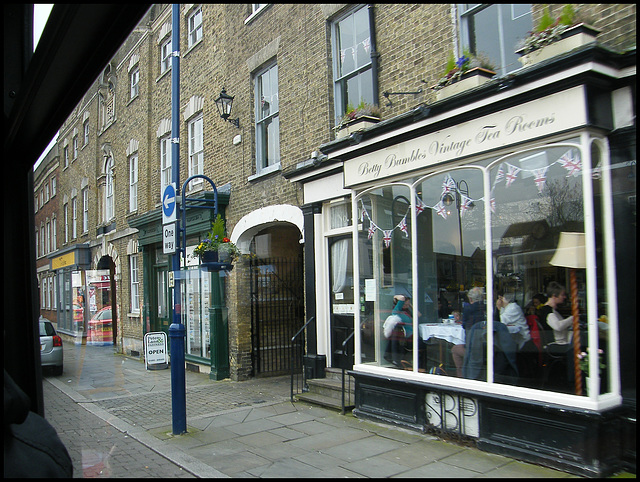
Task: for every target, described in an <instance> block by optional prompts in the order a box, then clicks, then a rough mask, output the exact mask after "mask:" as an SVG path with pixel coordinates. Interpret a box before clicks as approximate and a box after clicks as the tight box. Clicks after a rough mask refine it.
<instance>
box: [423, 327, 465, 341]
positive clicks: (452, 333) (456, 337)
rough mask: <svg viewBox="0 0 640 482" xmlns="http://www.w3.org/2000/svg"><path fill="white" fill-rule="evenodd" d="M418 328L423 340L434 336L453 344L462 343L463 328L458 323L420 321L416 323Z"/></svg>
mask: <svg viewBox="0 0 640 482" xmlns="http://www.w3.org/2000/svg"><path fill="white" fill-rule="evenodd" d="M418 329H419V330H420V331H419V332H420V338H421V339H422V340H423V341H427V340H428V339H429V338H431V337H434V338H439V339H441V340H445V341H448V342H449V343H453V344H454V345H464V328H463V327H462V325H460V324H457V323H456V324H446V323H421V324H420V325H418Z"/></svg>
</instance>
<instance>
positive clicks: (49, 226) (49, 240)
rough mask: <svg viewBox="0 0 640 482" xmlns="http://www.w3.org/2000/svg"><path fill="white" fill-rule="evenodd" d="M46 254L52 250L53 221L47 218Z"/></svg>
mask: <svg viewBox="0 0 640 482" xmlns="http://www.w3.org/2000/svg"><path fill="white" fill-rule="evenodd" d="M46 252H47V253H45V254H48V253H50V252H51V221H49V220H47V249H46Z"/></svg>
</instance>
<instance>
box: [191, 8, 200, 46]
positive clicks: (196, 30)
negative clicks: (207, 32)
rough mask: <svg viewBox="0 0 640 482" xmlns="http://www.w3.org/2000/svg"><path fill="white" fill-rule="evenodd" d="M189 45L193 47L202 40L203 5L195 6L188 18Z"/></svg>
mask: <svg viewBox="0 0 640 482" xmlns="http://www.w3.org/2000/svg"><path fill="white" fill-rule="evenodd" d="M187 30H188V35H187V39H188V47H189V48H191V47H193V46H194V45H196V44H197V43H199V42H200V41H202V6H199V7H197V8H194V9H193V11H192V12H191V13H190V14H189V17H188V18H187Z"/></svg>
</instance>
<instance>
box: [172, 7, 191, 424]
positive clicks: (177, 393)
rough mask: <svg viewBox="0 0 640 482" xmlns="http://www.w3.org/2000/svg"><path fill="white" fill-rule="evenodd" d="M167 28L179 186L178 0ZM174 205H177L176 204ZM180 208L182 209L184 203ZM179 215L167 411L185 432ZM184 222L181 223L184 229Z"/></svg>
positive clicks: (175, 172) (174, 157) (174, 155)
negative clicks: (169, 25)
mask: <svg viewBox="0 0 640 482" xmlns="http://www.w3.org/2000/svg"><path fill="white" fill-rule="evenodd" d="M171 23H172V32H171V50H172V53H171V55H172V57H171V175H172V178H173V179H172V180H173V182H174V183H175V185H176V203H177V199H178V192H177V190H178V189H179V188H180V4H173V6H172V19H171ZM176 208H177V206H176ZM180 209H185V206H184V203H183V205H182V206H180ZM179 219H180V217H177V218H176V226H177V229H176V231H177V234H178V236H176V238H177V239H176V246H177V249H176V252H175V253H174V254H173V255H171V257H172V270H173V273H174V288H173V323H171V326H170V327H169V338H170V339H171V414H172V421H173V434H174V435H181V434H183V433H186V432H187V400H186V383H185V366H184V340H185V335H186V330H185V327H184V325H183V324H182V320H181V314H182V309H181V293H180V251H181V248H182V249H184V247H181V246H180V234H179V233H180V220H179ZM184 228H185V226H182V229H184Z"/></svg>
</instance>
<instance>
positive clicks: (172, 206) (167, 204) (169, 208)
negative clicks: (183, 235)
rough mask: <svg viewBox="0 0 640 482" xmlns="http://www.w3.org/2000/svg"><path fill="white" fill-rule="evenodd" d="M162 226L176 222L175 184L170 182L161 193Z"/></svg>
mask: <svg viewBox="0 0 640 482" xmlns="http://www.w3.org/2000/svg"><path fill="white" fill-rule="evenodd" d="M161 202H162V224H168V223H173V222H175V220H176V183H175V182H172V183H171V184H169V185H167V187H165V188H164V192H163V193H162V199H161Z"/></svg>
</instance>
